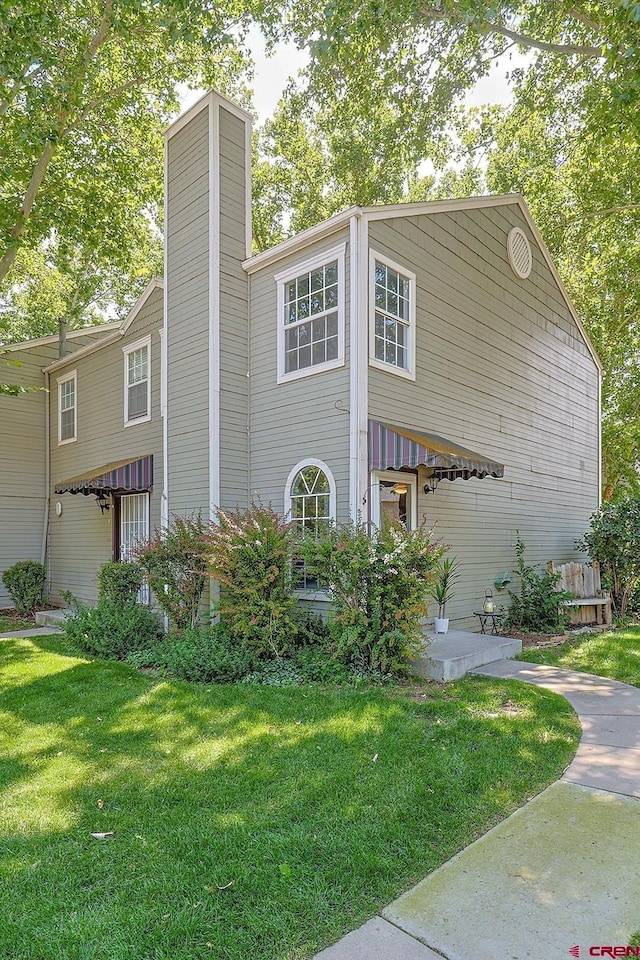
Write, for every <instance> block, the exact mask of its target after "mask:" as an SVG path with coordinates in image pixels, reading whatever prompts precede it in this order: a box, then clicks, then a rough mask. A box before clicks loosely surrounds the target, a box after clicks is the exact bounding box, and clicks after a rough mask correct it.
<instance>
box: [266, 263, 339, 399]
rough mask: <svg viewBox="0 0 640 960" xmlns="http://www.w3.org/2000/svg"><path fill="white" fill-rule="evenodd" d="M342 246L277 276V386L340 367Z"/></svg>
mask: <svg viewBox="0 0 640 960" xmlns="http://www.w3.org/2000/svg"><path fill="white" fill-rule="evenodd" d="M344 251H345V247H344V244H343V245H342V246H340V247H337V248H334V249H333V250H329V251H327V252H326V253H323V254H322V255H320V256H317V257H314V258H313V260H308V261H306V262H305V263H302V264H298V265H297V266H295V267H293V268H292V269H290V270H287V271H285V272H284V273H281V274H278V275H277V276H276V282H277V284H278V383H285V382H287V381H288V380H297V379H299V378H300V377H306V376H309V374H313V373H320V372H321V371H323V370H331V369H333V368H334V367H339V366H343V365H344Z"/></svg>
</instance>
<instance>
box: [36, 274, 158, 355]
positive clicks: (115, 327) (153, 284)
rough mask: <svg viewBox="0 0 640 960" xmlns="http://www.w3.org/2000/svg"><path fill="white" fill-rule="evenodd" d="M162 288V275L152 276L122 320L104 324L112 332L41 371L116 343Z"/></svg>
mask: <svg viewBox="0 0 640 960" xmlns="http://www.w3.org/2000/svg"><path fill="white" fill-rule="evenodd" d="M163 289H164V280H163V279H162V277H153V278H152V279H151V280H150V281H149V283H148V284H147V286H146V287H145V289H144V290H143V291H142V293H141V294H140V296H139V297H138V299H137V300H136V302H135V303H134V305H133V306H132V307H131V310H130V311H129V313H128V314H127V315H126V317H125V318H124V320H118V321H116V322H115V323H112V324H105V325H104V327H105V328H106V327H107V326H109V327H110V328H111V329H112V331H113V332H111V333H108V334H107V335H106V336H104V337H102V339H101V340H97V341H96V342H95V343H89V344H87V346H86V347H81V348H80V350H75V351H74V352H73V353H69V354H67V355H66V356H65V357H58V358H57V360H54V361H53V362H52V363H50V364H49V365H48V366H46V367H43V371H44V372H45V373H51V372H52V371H54V370H59V369H60V367H64V366H65V365H66V364H67V363H75V362H76V360H78V359H80V358H82V357H86V356H88V355H89V354H91V353H95V352H96V351H97V350H102V348H103V347H107V346H109V344H111V343H117V341H118V340H121V339H122V337H124V335H125V333H126V332H127V330H128V329H129V327H130V326H131V324H132V323H133V322H134V320H135V319H136V317H137V316H138V314H139V313H140V311H141V310H142V308H143V307H144V306H145V304H146V303H147V302H148V300H149V299H150V298H151V296H152V294H154V293H155V291H156V290H163ZM89 329H91V328H89ZM55 339H57V337H55V338H54V340H55Z"/></svg>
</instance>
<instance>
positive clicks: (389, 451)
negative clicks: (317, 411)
mask: <svg viewBox="0 0 640 960" xmlns="http://www.w3.org/2000/svg"><path fill="white" fill-rule="evenodd" d="M418 466H425V467H427V468H428V469H430V470H431V471H432V474H431V475H432V476H435V477H437V478H438V479H439V480H458V479H462V480H468V479H469V478H470V477H477V478H478V479H479V480H482V479H484V477H503V476H504V464H502V463H496V462H495V461H494V460H488V459H487V458H486V457H483V456H482V455H481V454H479V453H474V452H473V450H467V449H466V447H461V446H459V445H458V444H457V443H452V442H451V441H450V440H445V439H444V438H443V437H438V436H436V434H434V433H423V432H422V431H421V430H414V429H412V428H409V427H400V426H397V425H395V424H388V423H381V422H380V421H379V420H369V469H370V470H400V469H401V468H402V467H413V468H415V467H418Z"/></svg>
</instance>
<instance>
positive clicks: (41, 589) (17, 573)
mask: <svg viewBox="0 0 640 960" xmlns="http://www.w3.org/2000/svg"><path fill="white" fill-rule="evenodd" d="M46 581H47V572H46V570H45V568H44V564H42V563H40V562H39V561H38V560H19V561H18V563H14V564H13V566H12V567H8V568H7V569H6V570H5V571H4V573H3V574H2V582H3V583H4V585H5V587H6V588H7V590H8V591H9V595H10V596H11V599H12V600H13V605H14V606H15V608H16V610H17V612H18V613H33V611H34V610H37V609H38V607H42V606H43V605H44V603H45V601H46V599H47V597H46Z"/></svg>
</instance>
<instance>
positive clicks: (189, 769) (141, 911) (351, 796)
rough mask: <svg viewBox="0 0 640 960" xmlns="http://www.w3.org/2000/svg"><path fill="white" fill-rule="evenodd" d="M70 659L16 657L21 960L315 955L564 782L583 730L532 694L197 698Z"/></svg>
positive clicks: (7, 865)
mask: <svg viewBox="0 0 640 960" xmlns="http://www.w3.org/2000/svg"><path fill="white" fill-rule="evenodd" d="M62 643H63V641H62V640H60V639H54V638H51V639H46V640H42V639H40V638H38V639H37V640H27V639H5V640H2V641H0V744H1V747H0V865H1V870H2V874H1V880H0V944H1V950H0V954H1V955H2V957H7V958H9V957H10V958H11V960H27V958H28V960H196V958H198V960H200V958H202V960H204V958H206V960H303V958H308V957H311V956H312V955H313V954H314V953H315V952H316V951H317V950H319V949H321V948H322V947H324V946H326V945H328V944H329V943H331V942H332V941H334V940H336V939H337V938H338V937H340V936H341V935H342V934H344V933H346V932H347V931H348V930H350V929H353V928H354V927H357V926H358V925H359V924H360V923H362V922H363V921H364V920H365V919H367V918H368V917H370V916H372V915H374V914H375V913H376V912H377V911H379V910H380V908H381V907H382V906H383V905H384V904H386V903H388V902H389V901H390V900H392V899H393V898H394V897H396V896H397V895H398V894H399V893H400V892H401V891H403V890H405V889H407V888H408V887H409V886H411V885H412V884H413V883H415V882H416V881H417V880H419V879H420V878H422V877H423V876H424V875H425V874H427V873H428V872H429V871H431V870H433V869H434V868H435V867H437V866H438V865H439V864H441V863H442V862H443V861H445V860H447V859H448V858H450V857H451V856H452V854H453V853H455V851H456V850H458V849H460V848H461V847H463V846H465V845H467V844H468V843H470V842H471V841H472V840H473V839H474V837H476V836H477V835H478V834H480V833H482V832H484V831H485V830H487V828H488V827H490V826H491V825H492V824H494V823H495V822H496V821H498V820H500V819H502V818H503V817H505V816H506V815H508V814H509V813H510V812H512V811H513V810H514V809H515V808H516V807H518V806H520V805H521V804H522V803H523V802H524V801H525V800H526V799H527V798H528V797H530V796H532V795H533V794H535V793H537V792H538V791H539V790H541V789H542V788H543V787H544V786H545V785H547V784H548V783H550V782H551V781H553V780H554V779H556V778H557V777H558V776H559V775H560V773H561V771H562V770H563V768H564V767H565V766H566V765H567V764H568V763H569V761H570V760H571V758H572V756H573V754H574V752H575V748H576V745H577V741H578V736H579V730H578V723H577V720H576V717H575V715H574V714H573V712H572V711H571V709H570V707H569V705H568V704H567V703H566V701H565V700H563V699H562V698H560V697H557V696H555V695H553V694H551V693H549V692H547V691H544V690H539V689H536V688H535V687H531V686H528V685H525V684H519V683H512V682H505V681H499V680H493V679H489V678H481V677H474V678H467V679H465V680H463V681H460V682H458V683H455V684H451V685H449V686H447V687H446V688H438V687H437V686H435V685H428V686H427V685H424V686H421V685H414V686H412V687H410V688H408V687H407V688H388V689H386V688H382V689H373V688H366V689H351V690H350V689H337V688H314V687H307V688H288V689H286V688H266V687H248V686H235V687H234V686H219V687H192V686H189V685H188V684H186V683H181V682H178V681H174V682H168V681H166V680H159V679H157V678H153V677H148V676H144V675H143V674H141V673H139V672H136V671H134V670H132V669H130V668H129V667H127V666H124V665H121V664H116V663H105V662H98V661H95V662H91V661H89V660H86V659H81V658H78V657H77V656H71V655H68V654H66V653H64V652H62V651H64V647H63V646H62ZM110 832H112V833H113V836H112V837H108V838H106V839H94V838H93V837H92V836H91V835H92V833H110Z"/></svg>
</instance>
